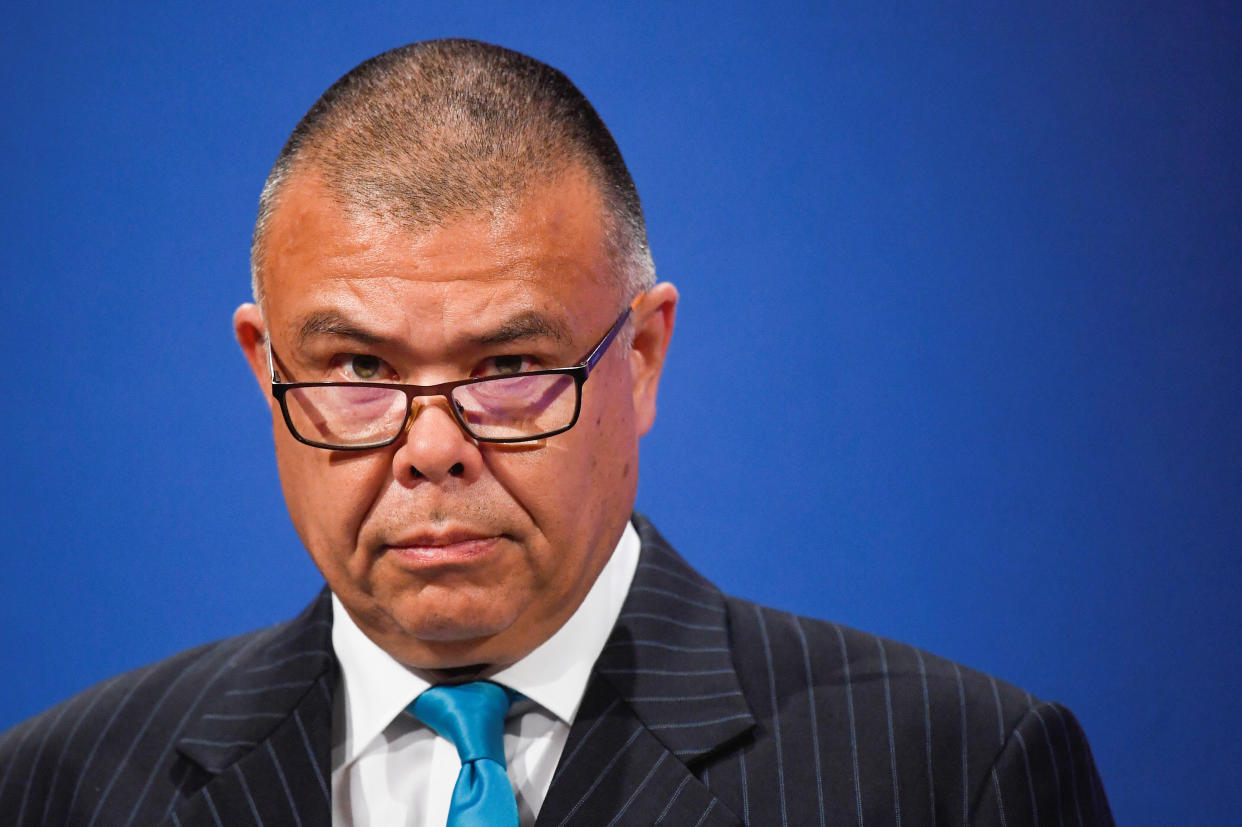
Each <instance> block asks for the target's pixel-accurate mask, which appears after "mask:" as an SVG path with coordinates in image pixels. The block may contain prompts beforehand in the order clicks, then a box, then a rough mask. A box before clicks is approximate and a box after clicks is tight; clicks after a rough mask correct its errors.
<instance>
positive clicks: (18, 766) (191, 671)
mask: <svg viewBox="0 0 1242 827" xmlns="http://www.w3.org/2000/svg"><path fill="white" fill-rule="evenodd" d="M279 628H280V627H279V626H274V627H268V628H266V629H262V630H259V631H256V632H250V633H248V634H244V635H239V636H236V637H231V638H226V639H223V640H218V641H214V642H211V643H206V644H202V645H200V646H196V647H194V648H191V649H187V650H184V651H182V652H179V653H177V654H175V655H172V656H170V657H168V658H165V659H163V660H160V661H157V662H155V663H152V664H149V665H147V666H143V667H140V668H138V669H134V670H132V671H129V672H124V673H122V674H120V675H116V676H114V677H112V678H109V679H108V680H105V681H102V682H100V683H98V684H95V685H94V686H92V687H90V688H88V689H85V690H83V691H82V692H79V693H78V694H76V695H74V696H72V697H70V698H69V699H67V700H65V701H63V702H61V703H59V704H57V705H56V706H53V707H52V708H50V709H48V710H46V711H44V712H42V713H40V714H38V715H36V716H34V717H32V718H29V719H27V720H26V721H23V722H22V723H19V724H17V725H16V726H15V727H13V728H12V729H10V730H8V731H7V732H5V733H3V734H0V811H7V808H8V807H9V805H10V804H12V802H13V801H14V800H21V801H23V802H24V801H26V800H28V799H29V798H30V796H29V795H28V794H27V787H28V786H29V785H31V784H35V783H43V782H51V783H52V784H55V783H57V782H58V781H63V780H64V779H74V778H76V777H78V774H79V772H80V770H81V769H82V768H84V767H85V766H87V765H91V766H96V767H99V766H116V765H117V764H118V763H123V762H124V760H125V758H126V756H125V754H124V750H125V747H126V746H127V745H129V744H130V743H131V741H132V740H133V737H125V736H126V734H127V733H128V734H129V735H130V736H134V737H136V736H137V735H138V734H139V733H148V734H154V733H158V734H162V735H164V736H165V743H168V742H170V741H171V739H172V738H173V737H175V735H176V733H177V731H178V729H179V727H180V726H181V725H183V724H184V721H185V720H186V718H187V713H188V712H189V711H190V710H191V709H192V708H193V707H194V706H195V705H196V704H198V703H199V702H200V701H201V700H202V698H203V696H204V693H205V692H206V691H207V689H208V688H209V687H210V686H211V685H212V684H213V683H215V682H216V681H217V680H218V679H219V678H220V677H221V676H222V675H223V674H225V673H226V672H227V671H228V669H229V667H230V666H231V665H232V664H234V663H235V662H236V660H237V659H238V657H239V656H241V655H242V654H243V653H245V652H246V651H249V650H253V649H254V648H255V647H256V646H262V644H263V642H264V641H265V640H267V639H269V638H270V637H271V636H272V635H273V633H274V631H275V630H276V629H279Z"/></svg>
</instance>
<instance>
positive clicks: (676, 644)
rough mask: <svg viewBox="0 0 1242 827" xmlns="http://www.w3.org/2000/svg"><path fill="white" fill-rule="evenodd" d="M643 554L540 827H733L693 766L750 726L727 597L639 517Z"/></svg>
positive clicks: (729, 814)
mask: <svg viewBox="0 0 1242 827" xmlns="http://www.w3.org/2000/svg"><path fill="white" fill-rule="evenodd" d="M634 523H635V526H636V527H637V528H638V532H639V537H640V538H641V539H642V544H643V548H642V555H641V557H640V559H639V565H638V571H637V573H636V575H635V578H634V583H633V585H632V586H631V588H630V594H629V596H628V597H627V598H626V602H625V605H624V606H623V608H622V610H621V615H620V617H619V618H618V620H617V625H616V627H615V628H614V629H613V632H612V635H611V636H610V637H609V639H608V643H607V644H606V645H605V647H604V651H603V652H602V653H601V655H600V658H599V660H598V661H597V662H596V665H595V672H594V674H593V676H592V679H591V682H590V683H589V684H588V686H587V691H586V695H585V696H584V698H583V703H582V706H581V708H580V709H579V712H578V717H577V719H576V720H575V721H574V725H573V728H572V729H571V730H570V734H569V739H568V741H567V742H566V744H565V750H564V752H563V753H562V755H561V761H560V764H559V765H558V767H557V770H556V775H555V777H554V778H553V781H552V786H551V789H550V790H549V791H548V797H547V799H545V801H544V804H543V808H542V809H541V810H540V813H539V819H538V825H539V827H544V826H545V825H548V826H549V827H561V826H562V825H571V824H581V825H588V824H589V825H606V824H610V823H613V822H614V820H615V822H617V823H626V824H629V823H642V824H648V823H657V822H660V823H667V824H701V825H704V826H706V825H726V824H739V823H740V820H739V819H738V818H737V816H736V815H735V814H734V813H732V812H730V811H729V810H728V809H727V808H726V807H725V806H724V805H723V803H721V802H720V801H719V800H717V799H716V797H715V796H714V795H713V794H712V792H711V791H710V789H708V788H707V787H706V786H705V785H704V784H703V783H702V782H701V781H700V780H699V779H698V778H697V777H696V775H695V772H694V767H695V766H696V764H697V762H700V761H702V760H703V759H705V758H707V757H708V756H710V755H712V754H714V753H716V752H718V751H719V750H721V749H725V748H728V747H729V746H730V745H731V744H732V743H734V742H736V741H738V740H739V739H742V738H744V737H745V736H746V734H747V733H748V732H749V731H750V730H751V728H752V727H753V726H754V724H755V721H754V718H753V717H752V716H751V713H750V709H749V707H748V706H747V704H746V700H745V698H744V697H743V695H742V692H741V687H740V685H739V683H738V678H737V674H736V672H735V671H734V668H733V662H732V657H731V653H730V650H729V642H728V629H727V625H726V616H725V608H724V599H723V596H722V595H721V594H720V592H719V591H718V590H717V589H716V588H715V587H714V586H712V585H711V584H710V583H708V582H707V581H706V580H704V579H703V578H702V577H701V576H700V575H699V574H698V573H697V572H695V571H694V570H693V569H691V568H690V567H689V566H688V565H687V564H686V563H685V561H683V560H682V559H681V557H679V556H678V555H677V554H676V552H674V551H673V550H672V549H671V548H670V547H669V546H668V544H667V543H666V542H665V541H664V539H663V538H662V537H660V535H659V533H658V532H656V530H655V529H654V528H653V527H652V526H651V524H650V523H649V522H647V521H646V520H645V519H644V518H642V517H641V516H637V515H636V516H635V520H634Z"/></svg>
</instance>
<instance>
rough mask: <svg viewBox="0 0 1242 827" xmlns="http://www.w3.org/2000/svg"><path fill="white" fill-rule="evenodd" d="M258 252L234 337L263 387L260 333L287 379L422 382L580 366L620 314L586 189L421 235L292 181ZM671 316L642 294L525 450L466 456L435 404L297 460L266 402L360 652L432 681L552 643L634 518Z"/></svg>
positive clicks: (292, 483) (293, 504)
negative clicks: (626, 329) (619, 332)
mask: <svg viewBox="0 0 1242 827" xmlns="http://www.w3.org/2000/svg"><path fill="white" fill-rule="evenodd" d="M266 251H267V252H266V262H265V268H264V288H265V298H264V305H265V306H264V308H263V315H262V316H261V315H260V312H259V310H258V308H256V307H255V306H253V305H243V306H242V307H241V308H239V309H238V311H237V314H236V316H235V319H234V324H235V327H236V331H237V335H238V339H239V341H240V342H241V344H242V347H243V350H244V351H245V352H246V355H247V358H248V359H249V361H250V363H251V367H252V369H253V370H254V372H255V375H256V377H257V378H258V380H259V382H260V384H261V385H262V386H263V387H264V388H265V390H266V388H267V384H268V382H269V381H270V377H269V376H268V372H267V359H266V350H265V347H264V338H263V337H264V335H265V333H266V334H269V335H270V337H271V343H272V348H273V350H274V351H275V353H276V355H277V356H278V357H279V360H280V364H281V366H282V368H283V370H282V377H281V378H282V380H284V381H308V380H321V379H328V380H333V381H349V380H351V379H365V380H369V381H394V382H403V383H409V384H420V385H430V384H435V383H439V382H445V381H449V380H453V379H460V378H465V377H471V376H485V375H490V374H496V373H503V372H507V371H512V370H532V369H538V368H547V367H565V366H568V365H571V364H576V363H578V362H579V361H580V360H581V359H582V358H583V357H584V355H585V354H586V353H587V352H588V351H589V350H590V348H591V347H592V346H593V345H594V344H595V343H596V342H597V341H598V340H599V339H600V338H601V336H602V335H603V334H604V332H605V331H606V330H607V329H608V328H609V326H610V325H611V324H612V322H613V321H614V320H615V319H616V317H617V315H618V314H619V313H620V312H621V311H622V310H623V309H624V307H625V305H626V304H627V303H628V302H629V300H630V299H631V298H632V297H630V296H626V295H621V294H620V292H619V290H618V288H617V287H616V280H615V279H614V278H613V277H612V274H611V270H610V262H609V259H608V256H607V255H606V252H605V247H604V234H603V221H602V214H601V206H600V199H599V196H598V193H597V191H596V189H595V187H594V186H593V185H592V184H591V183H590V182H589V180H588V178H587V177H586V176H585V174H582V173H581V172H580V171H575V172H573V173H570V174H566V175H564V176H562V177H560V178H558V179H557V180H555V181H554V182H549V183H548V184H546V185H542V186H534V187H532V189H531V190H530V191H529V193H528V194H527V195H526V196H525V197H524V198H523V199H522V200H521V201H520V202H519V203H517V204H516V205H515V206H513V207H511V208H506V209H503V210H500V211H498V212H488V211H485V212H482V213H479V214H472V215H468V216H465V217H462V218H460V219H457V220H452V221H450V222H449V223H447V224H446V225H445V226H443V227H439V228H434V229H430V230H427V231H424V232H420V233H418V234H410V233H408V232H405V231H402V230H400V229H398V228H396V227H394V226H393V225H392V224H390V223H389V222H387V221H386V220H384V219H382V218H379V217H375V216H362V217H360V216H357V215H351V214H350V213H348V212H347V211H346V210H344V209H343V208H342V207H341V206H339V205H338V204H337V203H335V202H334V201H333V199H332V198H331V197H330V196H329V195H328V193H327V192H326V190H325V189H324V188H323V187H322V185H321V184H320V183H319V181H318V178H317V177H316V176H315V175H314V174H313V172H310V171H303V172H301V173H299V174H297V175H296V176H294V177H293V178H292V179H291V180H290V181H289V182H288V183H287V185H286V188H285V191H284V193H283V195H282V197H281V200H280V204H279V206H278V208H277V209H276V211H275V213H274V214H273V215H272V218H271V221H270V223H269V225H268V230H267V236H266ZM675 303H676V291H675V290H673V288H672V286H671V285H667V284H663V285H659V286H657V287H656V288H655V289H654V290H652V291H650V292H649V293H647V294H646V295H645V296H644V298H643V299H642V300H641V301H640V302H639V304H638V306H637V307H636V311H635V316H634V322H633V324H634V325H635V336H634V343H633V345H632V346H631V347H628V348H627V347H624V346H623V345H624V341H623V340H618V341H616V342H614V344H613V347H612V348H611V349H610V350H609V352H608V353H607V354H606V355H605V356H604V358H603V359H602V361H600V362H599V364H598V365H597V366H596V368H595V370H594V371H593V372H592V373H591V376H590V380H589V381H588V382H587V383H586V384H585V385H584V386H583V393H582V411H581V415H580V416H579V419H578V423H577V425H575V426H574V427H573V428H572V429H571V430H569V431H568V432H565V433H562V434H559V435H557V436H553V437H550V438H547V439H545V440H541V441H538V442H533V443H527V444H516V445H498V444H486V443H476V442H475V441H473V440H472V439H471V438H470V437H469V436H468V435H467V434H465V433H464V432H463V431H462V430H461V428H460V427H459V426H458V424H457V423H456V421H455V420H454V418H453V416H452V414H451V412H450V411H449V410H448V409H447V408H446V404H447V401H446V400H445V399H443V398H439V397H427V398H423V399H420V400H418V402H417V403H416V408H417V416H416V417H415V418H414V420H413V422H412V424H411V425H410V427H409V429H408V431H407V432H406V433H405V434H404V435H403V436H402V437H401V438H400V439H399V440H398V441H397V442H396V443H395V444H394V445H392V446H389V447H387V448H382V449H375V450H369V451H360V452H343V451H330V450H324V449H321V448H314V447H311V446H308V445H304V444H302V443H299V442H297V441H296V440H295V439H294V438H293V436H292V435H291V434H290V433H289V431H288V430H287V428H286V426H285V424H284V420H283V418H282V416H281V413H280V409H279V406H278V404H276V402H275V400H270V399H269V401H270V402H271V406H272V417H273V427H274V432H275V443H276V459H277V464H278V466H279V469H280V477H281V483H282V487H283V489H284V494H285V501H286V503H287V504H288V508H289V513H290V515H291V517H292V519H293V523H294V526H295V527H296V528H297V530H298V533H299V535H300V536H301V538H302V541H303V542H304V543H305V544H306V547H307V548H308V549H309V550H310V553H311V556H312V557H313V558H314V560H315V563H316V564H317V565H318V567H319V569H320V570H321V571H322V572H323V575H324V577H325V578H326V579H327V581H328V583H329V585H330V586H331V588H332V590H333V591H334V592H335V593H336V594H337V596H338V597H339V598H340V599H341V601H342V603H343V604H344V605H345V607H346V608H347V609H348V611H349V613H350V615H351V616H352V617H353V618H354V620H355V621H356V622H357V623H358V624H359V626H360V627H361V628H362V629H363V630H364V631H365V632H366V633H367V634H368V635H369V636H370V637H371V638H372V639H373V640H375V641H376V642H377V643H378V644H379V645H380V646H381V647H383V648H384V649H385V650H386V651H388V652H389V653H390V654H392V655H393V656H394V657H396V658H397V659H398V660H401V661H403V662H405V663H407V664H409V665H412V666H419V667H423V668H431V669H436V668H451V667H458V666H468V665H474V664H506V663H510V662H512V661H514V660H517V659H518V658H520V657H522V656H523V655H525V654H526V653H528V652H529V651H531V650H532V649H534V648H535V647H536V646H538V645H539V644H540V643H541V642H543V641H544V640H546V639H547V638H548V637H550V636H551V635H552V634H553V633H554V632H555V631H556V630H557V629H558V628H560V626H561V625H562V624H563V623H564V622H565V620H566V619H568V617H569V615H570V614H572V613H573V611H574V610H575V609H576V608H577V606H578V605H579V603H580V602H581V601H582V599H583V597H585V595H586V593H587V591H588V590H589V589H590V587H591V584H592V583H593V582H594V580H595V577H596V575H597V574H598V573H599V571H600V569H602V568H603V566H604V564H605V563H606V562H607V559H608V556H609V555H610V553H611V552H612V549H613V547H614V546H615V544H616V542H617V540H618V538H619V537H620V534H621V531H622V529H623V528H624V523H625V521H626V519H628V516H629V513H630V510H631V508H632V506H633V500H634V492H635V485H636V481H637V474H638V437H639V436H640V435H642V434H643V433H645V432H646V431H647V429H648V428H649V427H650V426H651V422H652V419H653V418H654V414H655V394H656V384H657V381H658V378H659V373H660V368H661V366H662V363H663V357H664V352H665V348H666V347H667V344H668V339H669V335H670V334H671V332H672V321H673V310H674V307H675Z"/></svg>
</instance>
